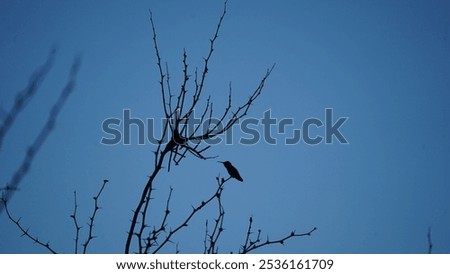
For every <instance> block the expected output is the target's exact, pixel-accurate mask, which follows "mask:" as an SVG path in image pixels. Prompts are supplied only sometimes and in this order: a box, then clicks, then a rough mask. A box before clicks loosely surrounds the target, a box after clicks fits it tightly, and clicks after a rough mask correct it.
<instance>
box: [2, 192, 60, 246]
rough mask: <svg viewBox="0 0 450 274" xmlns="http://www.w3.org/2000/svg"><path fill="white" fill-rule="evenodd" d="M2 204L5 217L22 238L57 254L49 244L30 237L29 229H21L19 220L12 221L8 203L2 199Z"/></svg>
mask: <svg viewBox="0 0 450 274" xmlns="http://www.w3.org/2000/svg"><path fill="white" fill-rule="evenodd" d="M1 201H2V204H3V208H4V209H5V211H6V215H7V216H8V218H9V219H10V220H11V221H12V222H13V223H14V224H15V225H16V226H17V227H18V228H19V229H20V231H22V236H26V237H27V238H29V239H31V240H32V241H33V242H34V243H36V244H38V245H41V246H43V247H45V248H46V249H47V250H48V251H50V252H51V253H53V254H56V253H57V252H56V251H55V250H54V249H53V248H52V247H51V246H50V242H47V243H44V242H42V241H40V240H39V239H38V237H35V236H33V235H31V234H30V233H29V229H25V228H23V226H22V225H21V224H20V218H19V219H14V218H13V217H12V215H11V213H10V212H9V208H8V202H7V200H6V199H4V198H3V197H2V198H1Z"/></svg>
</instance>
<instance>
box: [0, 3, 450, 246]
mask: <svg viewBox="0 0 450 274" xmlns="http://www.w3.org/2000/svg"><path fill="white" fill-rule="evenodd" d="M222 8H223V1H221V0H217V1H206V0H202V1H180V0H178V1H175V0H171V1H127V2H126V3H125V2H124V1H84V0H83V1H44V0H43V1H12V0H3V1H1V2H0V33H1V36H2V39H1V40H0V60H1V62H0V79H1V81H0V107H1V112H0V115H1V116H0V118H1V119H4V117H5V113H6V112H8V111H9V110H10V108H11V106H12V105H13V103H14V98H15V95H16V94H17V92H18V91H20V90H22V89H23V88H24V87H25V86H26V84H27V82H28V79H29V77H30V75H31V74H32V73H33V71H34V70H35V69H36V68H37V67H38V66H40V65H41V64H42V63H44V62H45V60H46V57H47V55H48V52H49V51H50V49H51V48H52V47H55V46H56V47H57V49H58V51H57V55H56V59H55V64H54V66H53V68H52V69H51V71H50V73H49V74H48V75H47V77H46V79H45V81H44V82H43V84H42V85H41V87H40V89H39V90H38V92H37V94H36V95H35V97H34V98H33V99H32V100H31V101H30V102H29V103H28V104H27V108H26V109H25V111H24V112H23V113H21V115H20V116H19V117H18V119H17V121H16V123H15V124H14V126H13V128H12V130H11V131H10V132H9V133H8V135H7V136H6V138H5V140H4V142H3V146H2V149H1V151H0V182H1V183H2V184H1V185H2V186H4V184H3V183H4V182H8V181H9V180H10V179H11V176H12V174H13V173H14V171H15V170H16V169H17V167H18V166H19V165H20V163H21V161H22V160H23V158H24V156H25V154H26V149H27V147H28V145H29V144H30V143H31V142H32V141H33V140H34V138H35V136H36V135H37V133H38V132H39V130H40V128H41V127H42V126H43V125H44V123H45V121H46V118H47V115H48V111H49V109H50V107H51V106H52V104H53V103H54V102H55V100H56V99H57V97H58V95H59V92H60V90H61V89H62V88H63V86H64V84H65V82H66V80H67V77H68V73H69V69H70V64H71V62H72V60H73V58H74V56H76V55H77V54H81V55H82V65H81V69H80V71H79V75H78V78H77V82H76V89H75V91H74V93H73V94H72V95H71V97H70V98H69V100H68V101H67V104H66V105H65V107H64V109H63V110H62V112H61V114H60V116H59V118H58V121H57V124H56V127H55V129H54V131H53V132H52V134H51V136H50V137H49V138H48V139H47V141H46V143H45V144H44V145H43V146H42V148H41V150H40V152H39V154H38V155H37V156H36V158H35V159H34V162H33V164H32V166H31V169H30V170H29V173H28V174H27V176H26V177H25V178H24V180H23V181H22V183H21V185H20V191H18V192H17V193H16V194H15V195H14V196H13V198H12V200H11V202H10V205H9V206H10V209H11V211H12V212H13V214H14V215H15V216H16V217H21V223H22V224H23V225H24V226H25V227H27V228H30V232H31V233H32V234H34V235H37V236H38V237H39V239H41V240H42V241H44V242H47V241H50V243H51V245H52V246H53V247H54V249H56V250H57V251H59V252H63V253H71V252H73V239H74V237H75V236H74V235H75V234H74V226H73V223H72V220H71V219H70V215H71V214H72V211H73V206H74V204H73V191H74V190H76V191H77V195H78V204H79V211H78V218H79V222H80V223H81V225H82V226H83V229H82V236H81V239H82V240H84V239H85V235H86V234H85V233H86V229H87V222H88V217H89V216H90V214H91V211H92V208H93V200H92V196H93V195H95V193H96V192H97V191H98V189H99V188H100V186H101V182H102V181H103V179H109V181H110V184H108V185H107V187H106V189H105V191H104V193H103V194H102V197H101V199H100V200H99V202H100V205H101V207H102V209H101V210H100V211H99V212H98V217H97V219H96V221H95V227H94V229H95V231H94V235H96V236H97V238H95V239H94V240H93V242H92V244H91V245H90V248H89V252H91V253H122V252H123V250H124V244H125V239H126V231H127V230H128V228H129V220H130V219H131V217H132V212H131V211H132V209H134V208H135V206H136V203H137V200H138V197H139V195H140V192H141V190H142V188H143V186H144V184H145V182H146V180H147V176H148V175H150V174H151V172H152V168H153V154H152V150H153V149H154V146H153V145H151V144H149V143H146V144H145V145H139V144H138V143H137V130H136V127H133V128H132V129H133V130H132V131H131V144H129V145H124V144H122V143H120V144H117V145H114V146H106V145H102V144H101V143H100V141H101V139H102V137H110V136H108V135H107V134H105V133H104V132H102V122H103V121H104V120H105V119H108V118H111V117H116V118H121V117H122V113H123V110H124V109H129V110H130V112H131V115H132V116H133V117H137V118H140V119H143V120H145V119H147V118H154V119H155V121H158V119H159V118H160V117H161V115H162V106H161V96H160V93H159V88H158V71H157V67H156V65H155V62H156V59H155V55H154V51H153V45H152V34H151V28H150V23H149V19H148V9H151V10H152V12H153V16H154V20H155V25H156V28H157V32H158V37H159V46H160V51H161V52H160V53H161V55H162V58H163V61H167V62H168V64H169V67H170V70H171V74H172V77H173V78H174V83H173V87H179V83H180V79H181V76H182V74H181V73H182V72H181V68H182V67H181V57H182V51H183V48H185V49H186V51H187V53H188V59H189V65H190V67H191V68H194V67H195V66H201V65H202V60H203V59H202V58H203V57H204V56H205V54H206V53H207V50H208V47H209V41H208V39H209V38H211V35H212V34H213V32H214V30H215V25H216V23H217V20H218V18H219V16H220V14H221V12H222ZM274 63H276V67H275V69H274V71H273V73H272V74H271V76H270V77H269V79H268V81H267V83H266V86H265V88H264V90H263V93H262V94H261V96H260V97H259V98H258V100H257V101H255V102H254V105H253V106H252V108H251V110H250V112H249V117H253V118H257V119H261V118H262V117H263V115H264V112H266V111H267V110H270V113H271V116H272V117H273V118H276V119H277V120H281V119H284V118H291V119H293V121H294V125H292V126H288V127H286V132H285V133H284V134H283V133H276V132H275V131H273V132H272V137H274V138H275V139H276V140H277V143H276V144H275V145H273V144H268V143H267V142H265V141H264V140H260V141H259V142H257V143H256V144H253V145H243V144H239V142H238V140H239V137H242V136H244V137H248V135H241V134H239V131H238V128H234V130H235V134H234V135H233V140H234V142H233V145H226V144H223V143H222V144H219V145H215V146H213V147H212V148H211V149H210V150H209V152H208V153H209V154H208V155H211V156H215V155H219V158H218V159H217V160H229V161H231V162H232V163H233V164H234V165H235V166H236V167H238V169H239V171H240V173H241V175H242V177H243V178H244V183H242V184H241V183H239V182H237V181H233V182H230V183H229V184H228V183H227V186H226V188H225V191H224V197H223V203H224V207H225V212H226V215H225V225H224V228H225V231H224V233H223V236H222V239H221V241H220V242H219V245H220V251H222V252H225V253H227V252H230V251H233V252H236V251H238V249H239V247H240V245H241V244H242V243H243V241H244V239H245V232H246V228H247V221H248V218H249V217H250V216H253V219H254V223H253V226H254V228H255V229H259V228H260V229H262V235H263V237H264V238H265V236H266V235H269V236H270V237H271V239H272V238H273V239H275V238H278V237H282V236H285V235H287V234H289V233H290V231H291V230H293V229H295V230H296V231H297V232H306V231H309V230H310V229H312V228H313V227H317V228H318V230H317V231H315V232H314V233H313V234H312V235H311V236H310V237H306V238H295V239H292V240H289V241H288V242H286V244H285V245H284V246H270V247H267V248H263V249H261V250H260V251H259V252H263V253H426V252H427V251H428V241H427V232H428V228H429V227H431V231H432V234H431V236H432V242H433V252H434V253H449V252H450V202H449V197H450V182H449V178H450V166H449V164H450V161H449V160H450V159H449V155H450V145H449V140H450V111H449V108H448V106H447V105H448V103H450V77H449V75H450V3H449V2H448V1H425V0H424V1H410V0H408V1H406V0H405V1H237V0H231V1H229V3H228V13H227V15H226V17H225V19H224V23H223V28H222V30H221V34H220V35H219V38H218V40H217V44H216V51H215V52H214V56H213V57H212V61H211V63H210V73H209V75H208V79H207V82H206V87H205V88H206V89H205V95H211V96H212V99H213V100H214V102H215V103H214V106H215V108H217V113H220V112H221V111H220V108H221V107H223V106H225V104H226V100H227V96H228V93H227V92H228V83H229V81H232V85H233V95H234V101H233V102H235V103H236V104H238V103H242V102H245V100H246V99H247V98H248V95H249V94H250V93H251V92H252V91H253V89H254V88H255V87H256V86H257V85H258V83H259V80H260V79H261V77H262V76H263V75H264V73H265V71H266V69H267V68H269V67H271V66H272V64H274ZM204 100H206V97H205V98H204ZM327 108H331V109H333V122H336V121H337V120H338V119H339V117H348V120H347V121H346V122H345V123H344V124H343V125H342V126H341V127H340V132H341V133H342V134H343V135H344V136H345V138H346V139H347V141H348V142H349V143H348V144H340V143H339V142H338V140H337V139H336V138H334V139H333V143H332V144H325V142H324V141H323V142H321V143H319V144H317V145H308V144H305V142H298V143H297V144H295V145H286V144H285V139H286V137H289V136H292V134H293V132H294V129H300V128H301V125H302V123H303V122H304V121H305V120H307V119H308V118H317V119H319V120H320V121H323V122H324V123H325V109H327ZM254 128H256V129H258V131H259V132H260V133H261V134H262V133H263V128H262V127H261V126H255V127H254ZM276 128H277V127H276V126H273V130H275V129H276ZM310 128H311V129H312V131H311V132H310V136H311V137H314V136H316V135H324V134H325V133H324V128H325V126H324V127H321V128H317V129H316V128H315V126H314V125H313V126H311V127H310ZM225 172H226V171H225V169H224V167H223V166H222V165H221V164H219V163H217V161H216V160H209V161H202V160H199V159H197V158H195V157H192V155H190V156H189V157H188V158H187V159H186V160H184V161H182V163H181V165H180V166H177V167H173V168H172V170H171V172H170V173H167V172H162V173H161V174H160V176H159V177H158V178H157V180H156V188H157V190H156V191H155V203H156V204H158V206H157V207H155V208H154V209H153V210H154V214H155V216H158V215H161V214H162V210H163V209H162V207H163V206H164V203H165V199H166V197H167V194H168V191H169V186H172V187H173V188H174V193H173V196H172V215H171V218H172V219H171V220H170V222H169V224H171V225H172V226H175V224H178V223H179V221H180V220H182V219H183V216H186V214H188V213H189V212H190V210H191V205H196V204H198V203H199V202H200V201H201V200H203V199H205V198H206V197H207V196H208V195H209V193H211V192H212V191H214V188H215V185H216V184H215V177H216V176H217V175H219V174H221V175H225ZM216 211H217V208H216V207H215V206H212V207H210V208H209V209H208V210H206V211H205V212H203V213H202V214H200V215H198V216H196V217H195V218H194V219H193V220H192V221H191V224H190V226H189V227H188V228H186V229H184V230H183V231H182V232H181V233H180V234H179V235H177V237H176V238H175V239H174V241H175V242H177V243H179V244H178V248H179V250H180V251H181V252H182V253H201V252H203V239H204V224H205V220H206V219H208V218H209V219H210V220H212V218H214V217H215V216H216ZM0 232H1V233H0V252H1V253H45V252H46V250H45V249H43V248H42V247H40V246H38V245H35V244H33V242H32V241H30V240H28V239H26V238H24V237H20V235H21V233H20V231H18V229H17V228H16V227H15V226H14V225H13V224H12V223H11V222H10V221H9V220H8V219H7V218H6V216H5V214H4V213H3V214H2V215H1V216H0ZM174 251H175V245H174V244H173V245H168V246H167V247H166V248H165V249H164V252H167V253H171V252H174Z"/></svg>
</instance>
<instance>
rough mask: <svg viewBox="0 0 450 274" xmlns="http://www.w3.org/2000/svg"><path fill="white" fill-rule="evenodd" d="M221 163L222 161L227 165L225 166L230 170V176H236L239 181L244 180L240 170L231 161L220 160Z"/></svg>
mask: <svg viewBox="0 0 450 274" xmlns="http://www.w3.org/2000/svg"><path fill="white" fill-rule="evenodd" d="M219 163H222V164H223V165H224V166H225V168H226V169H227V171H228V174H230V178H234V179H236V180H238V181H239V182H243V181H244V180H243V179H242V177H241V175H240V174H239V172H238V170H237V169H236V168H235V167H234V166H233V165H232V164H231V163H230V162H229V161H225V162H221V161H219Z"/></svg>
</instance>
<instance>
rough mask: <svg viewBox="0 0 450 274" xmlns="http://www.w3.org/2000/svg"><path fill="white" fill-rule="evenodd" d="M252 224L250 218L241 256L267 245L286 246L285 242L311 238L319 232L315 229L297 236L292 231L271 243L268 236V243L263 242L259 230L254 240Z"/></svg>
mask: <svg viewBox="0 0 450 274" xmlns="http://www.w3.org/2000/svg"><path fill="white" fill-rule="evenodd" d="M252 223H253V218H252V217H250V218H249V221H248V229H247V234H246V238H245V242H244V245H243V246H242V247H241V249H240V250H239V253H240V254H247V253H249V252H251V251H253V250H255V249H258V248H261V247H263V246H266V245H272V244H282V245H284V243H285V241H286V240H289V239H290V238H294V237H304V236H311V234H312V233H313V232H314V231H316V230H317V228H316V227H314V228H313V229H311V230H310V231H309V232H306V233H301V234H297V233H296V232H295V231H292V232H291V233H290V234H289V235H288V236H285V237H283V238H281V239H278V240H273V241H271V240H269V237H268V236H267V239H266V241H262V240H261V229H258V233H257V234H256V239H254V240H252V239H251V236H250V235H251V234H253V233H254V232H253V231H252Z"/></svg>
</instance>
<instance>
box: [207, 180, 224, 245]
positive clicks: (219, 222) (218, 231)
mask: <svg viewBox="0 0 450 274" xmlns="http://www.w3.org/2000/svg"><path fill="white" fill-rule="evenodd" d="M230 178H231V177H230ZM230 178H228V179H227V180H229V179H230ZM216 180H217V183H218V184H219V186H220V184H221V181H219V177H216ZM223 182H225V180H223ZM217 206H218V208H219V216H218V217H217V219H215V220H214V228H213V230H212V233H211V234H210V235H209V234H208V227H206V235H205V252H204V253H207V254H217V253H218V252H219V247H218V246H217V242H218V241H219V238H220V236H221V235H222V232H223V231H224V228H223V222H224V218H225V210H224V208H223V205H222V195H219V196H217ZM206 225H208V223H206ZM207 238H208V240H207ZM207 246H208V247H207Z"/></svg>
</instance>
